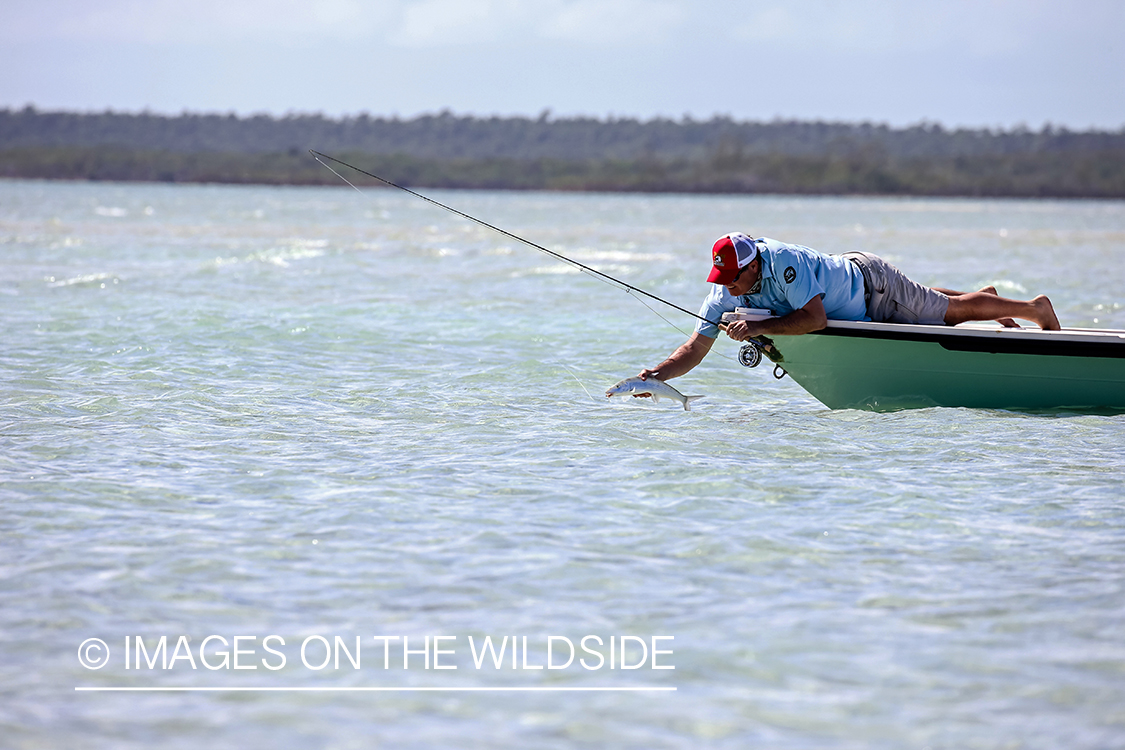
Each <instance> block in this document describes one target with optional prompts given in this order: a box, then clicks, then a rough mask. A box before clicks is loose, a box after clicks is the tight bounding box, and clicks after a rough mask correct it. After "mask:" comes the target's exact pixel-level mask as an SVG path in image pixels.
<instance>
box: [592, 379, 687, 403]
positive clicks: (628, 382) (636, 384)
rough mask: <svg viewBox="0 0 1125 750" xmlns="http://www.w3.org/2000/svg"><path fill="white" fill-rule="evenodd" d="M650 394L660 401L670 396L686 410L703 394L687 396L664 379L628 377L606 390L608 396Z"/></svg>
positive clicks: (654, 399) (653, 398)
mask: <svg viewBox="0 0 1125 750" xmlns="http://www.w3.org/2000/svg"><path fill="white" fill-rule="evenodd" d="M645 394H648V395H649V396H652V400H653V401H656V402H659V401H660V399H661V398H670V399H672V400H673V401H679V402H680V403H681V404H683V405H684V411H691V402H692V401H695V400H696V399H697V398H703V397H702V396H685V395H684V394H682V393H680V392H679V391H677V390H676V389H675V388H673V387H672V386H670V385H668V384H667V383H665V382H664V381H663V380H657V379H656V378H649V379H648V380H641V379H640V378H626V379H625V380H622V381H621V382H620V383H618V384H617V385H615V386H613V387H612V388H610V389H609V390H608V391H606V392H605V397H606V398H613V397H614V396H641V395H645Z"/></svg>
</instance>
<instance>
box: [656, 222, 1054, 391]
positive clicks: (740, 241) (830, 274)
mask: <svg viewBox="0 0 1125 750" xmlns="http://www.w3.org/2000/svg"><path fill="white" fill-rule="evenodd" d="M711 261H712V264H713V265H712V268H711V274H710V275H709V276H708V277H707V281H709V282H711V283H712V284H714V285H715V286H714V287H713V288H712V290H711V293H710V294H709V295H708V296H707V299H706V300H704V302H703V307H702V308H700V311H699V315H700V317H701V318H706V319H707V320H708V321H716V322H715V323H708V322H704V321H703V320H700V321H699V322H698V323H697V324H696V327H695V333H693V334H692V335H691V338H689V339H688V340H687V341H686V342H685V343H684V344H683V345H682V346H680V347H679V348H678V349H676V351H674V352H673V353H672V354H671V355H670V356H669V357H668V358H667V359H666V360H664V361H663V362H661V363H660V364H659V365H657V366H656V367H653V368H646V369H644V370H641V372H640V377H641V378H642V379H645V378H649V377H656V378H658V379H660V380H670V379H672V378H677V377H679V376H681V375H683V374H684V373H686V372H689V371H690V370H691V369H692V368H694V367H695V366H696V365H698V364H699V363H700V362H702V361H703V358H704V357H705V356H707V352H709V351H711V346H712V345H713V344H714V343H715V339H716V338H717V337H718V335H719V330H720V329H719V324H718V323H717V321H719V320H721V319H722V314H723V313H725V312H733V311H734V310H735V308H737V307H749V308H758V309H763V310H772V311H773V312H774V314H775V315H777V316H779V317H776V318H770V319H767V320H761V321H746V320H740V321H736V322H734V323H730V324H729V325H727V326H725V328H724V330H725V331H726V334H727V335H728V336H729V337H730V338H732V339H734V340H735V341H746V340H747V339H750V338H753V337H755V336H762V335H765V336H772V335H786V336H794V335H798V334H802V333H811V332H813V331H819V330H820V329H822V328H824V327H825V326H827V325H828V321H829V320H871V321H875V322H878V323H914V324H925V325H950V326H953V325H957V324H958V323H965V322H968V321H972V320H998V321H1000V322H1001V323H1002V324H1004V325H1011V326H1014V325H1015V323H1014V322H1012V320H1011V319H1012V318H1020V319H1022V320H1030V321H1032V322H1034V323H1036V324H1037V325H1038V326H1039V327H1040V328H1043V329H1044V330H1049V331H1050V330H1058V329H1059V320H1058V318H1057V317H1056V316H1055V310H1054V307H1053V306H1052V305H1051V301H1050V300H1049V299H1047V298H1046V297H1044V296H1043V295H1040V296H1038V297H1036V298H1034V299H1032V300H1030V301H1023V300H1014V299H1006V298H1004V297H1000V296H998V295H997V294H996V290H995V289H994V288H992V287H986V288H984V289H982V290H981V291H979V292H957V291H953V290H950V289H943V288H940V287H935V288H930V287H927V286H923V285H921V284H919V283H917V282H915V281H912V280H910V279H909V278H907V277H906V275H905V274H903V273H902V272H901V271H899V270H898V269H897V268H895V267H894V266H892V265H891V264H890V263H888V262H887V261H885V260H883V259H882V258H880V257H879V256H877V255H873V254H871V253H862V252H851V253H844V254H843V255H826V254H824V253H820V252H817V251H816V250H813V249H811V248H807V247H804V246H802V245H790V244H787V243H784V242H778V241H777V240H771V239H767V238H765V237H763V238H760V239H754V238H752V237H749V236H747V235H745V234H741V233H738V232H735V233H732V234H727V235H724V236H723V237H720V238H719V240H718V241H717V242H716V243H715V245H714V247H713V248H712V251H711Z"/></svg>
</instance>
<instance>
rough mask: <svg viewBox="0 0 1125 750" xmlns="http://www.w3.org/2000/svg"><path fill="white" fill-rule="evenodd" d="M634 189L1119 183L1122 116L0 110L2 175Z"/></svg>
mask: <svg viewBox="0 0 1125 750" xmlns="http://www.w3.org/2000/svg"><path fill="white" fill-rule="evenodd" d="M309 148H315V149H317V150H320V151H324V152H326V153H330V154H333V155H338V156H341V158H346V159H347V160H348V161H351V162H352V163H355V164H357V165H358V166H361V167H364V168H365V169H368V170H370V171H374V172H376V173H377V174H382V175H383V176H385V177H387V178H389V179H392V180H394V181H396V182H400V183H402V184H407V185H413V186H429V187H464V188H494V189H551V190H610V191H626V190H627V191H647V192H665V191H676V192H723V193H746V192H752V193H756V192H771V193H826V194H846V193H867V194H915V195H981V196H1062V197H1118V198H1120V197H1125V128H1122V129H1120V130H1118V131H1081V132H1076V131H1070V130H1067V129H1065V128H1055V127H1051V126H1046V127H1044V128H1042V129H1040V130H1038V131H1035V130H1030V129H1027V128H1016V129H1012V130H989V129H956V130H948V129H945V128H943V127H941V126H940V125H935V124H921V125H916V126H913V127H906V128H891V127H889V126H886V125H873V124H869V123H861V124H846V123H825V122H798V121H776V120H775V121H772V122H740V121H735V120H732V119H730V118H726V117H714V118H711V119H709V120H705V121H699V120H693V119H690V118H687V117H685V118H683V119H681V120H670V119H660V118H657V119H653V120H646V121H641V120H635V119H627V118H626V119H608V120H598V119H594V118H558V119H556V118H552V117H551V116H550V114H549V113H548V112H544V113H543V115H541V116H540V117H538V118H526V117H506V118H500V117H487V118H481V117H469V116H456V115H453V114H451V113H449V112H443V113H439V114H436V115H423V116H419V117H415V118H411V119H398V118H382V117H369V116H367V115H359V116H356V117H345V118H340V119H332V118H326V117H324V116H322V115H316V114H313V115H308V114H302V115H289V116H285V117H270V116H267V115H255V116H251V117H237V116H234V115H216V114H190V113H185V114H183V115H180V116H176V117H170V116H164V115H155V114H150V113H140V114H135V113H134V114H129V113H115V112H110V111H107V112H104V113H92V114H83V113H73V112H40V111H38V110H36V109H34V108H31V107H26V108H24V109H21V110H9V109H0V177H25V178H45V179H91V180H149V181H165V182H228V183H267V184H338V182H339V180H338V178H337V177H335V176H334V175H332V174H331V173H330V172H328V171H327V170H326V169H324V168H323V167H322V166H321V165H319V164H317V163H316V162H315V161H314V160H313V159H312V158H311V157H310V156H309V155H308V153H307V150H308V149H309Z"/></svg>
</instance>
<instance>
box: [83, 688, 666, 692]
mask: <svg viewBox="0 0 1125 750" xmlns="http://www.w3.org/2000/svg"><path fill="white" fill-rule="evenodd" d="M74 689H75V691H77V692H85V693H208V692H210V693H364V692H366V693H408V692H413V693H423V692H430V693H441V692H445V693H451V692H462V693H467V692H482V693H484V692H493V693H496V692H505V691H506V692H526V693H532V692H540V693H549V692H572V693H580V692H587V693H595V692H601V693H626V692H633V693H640V692H648V693H656V692H664V693H668V692H675V690H676V688H674V687H76V688H74Z"/></svg>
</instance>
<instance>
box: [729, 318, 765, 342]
mask: <svg viewBox="0 0 1125 750" xmlns="http://www.w3.org/2000/svg"><path fill="white" fill-rule="evenodd" d="M760 328H761V326H760V325H758V323H757V322H756V321H751V320H736V321H734V322H733V323H728V324H727V325H726V329H725V330H726V332H727V335H728V336H730V337H731V338H732V339H734V340H735V341H748V340H750V339H752V338H754V337H755V336H757V335H758V334H760V333H761V331H760V330H759V329H760Z"/></svg>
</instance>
